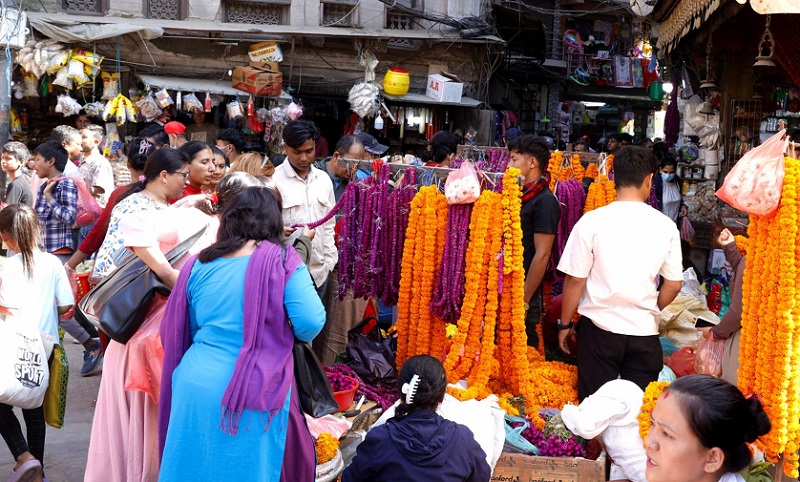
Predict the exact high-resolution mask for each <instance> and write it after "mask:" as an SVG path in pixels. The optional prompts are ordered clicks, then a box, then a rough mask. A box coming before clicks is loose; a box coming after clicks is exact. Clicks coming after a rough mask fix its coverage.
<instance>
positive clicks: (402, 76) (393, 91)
mask: <svg viewBox="0 0 800 482" xmlns="http://www.w3.org/2000/svg"><path fill="white" fill-rule="evenodd" d="M410 84H411V79H410V78H409V76H408V71H407V70H404V69H398V68H395V67H392V68H391V69H389V71H388V72H386V75H385V76H384V77H383V90H384V92H386V93H387V94H389V95H397V96H402V95H406V94H407V93H408V87H409V85H410Z"/></svg>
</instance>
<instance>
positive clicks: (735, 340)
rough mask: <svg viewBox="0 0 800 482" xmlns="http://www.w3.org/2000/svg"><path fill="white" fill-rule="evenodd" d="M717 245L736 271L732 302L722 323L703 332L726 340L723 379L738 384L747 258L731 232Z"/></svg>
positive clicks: (720, 321)
mask: <svg viewBox="0 0 800 482" xmlns="http://www.w3.org/2000/svg"><path fill="white" fill-rule="evenodd" d="M717 243H718V244H719V245H720V246H722V250H723V251H724V252H725V259H726V260H727V261H728V263H729V264H730V265H731V269H732V270H733V272H732V273H731V277H730V288H731V302H730V305H729V306H728V311H726V312H725V314H724V315H722V319H721V320H719V324H717V325H716V326H714V327H713V328H705V329H702V331H703V332H704V335H705V336H706V337H709V336H713V337H714V338H715V339H717V340H725V348H724V350H723V352H722V378H723V379H724V380H726V381H728V382H729V383H732V384H734V385H736V384H737V383H738V381H739V377H738V374H737V372H738V370H739V336H740V335H741V332H742V281H743V279H744V268H745V265H746V261H747V259H746V258H747V257H746V256H744V255H742V253H741V252H739V248H738V247H737V246H736V239H735V238H734V237H733V234H732V233H731V232H730V231H729V230H728V229H727V228H725V229H723V230H722V231H721V232H720V233H719V236H718V237H717Z"/></svg>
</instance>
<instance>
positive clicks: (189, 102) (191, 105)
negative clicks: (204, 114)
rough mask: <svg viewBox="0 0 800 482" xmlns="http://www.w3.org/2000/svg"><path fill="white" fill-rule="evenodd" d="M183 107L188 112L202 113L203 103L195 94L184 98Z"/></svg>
mask: <svg viewBox="0 0 800 482" xmlns="http://www.w3.org/2000/svg"><path fill="white" fill-rule="evenodd" d="M183 107H184V109H185V110H186V111H187V112H194V111H198V110H199V111H202V110H203V103H202V102H200V99H198V98H197V96H196V95H194V93H191V94H187V95H186V96H184V98H183Z"/></svg>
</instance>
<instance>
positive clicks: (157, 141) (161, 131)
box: [139, 122, 186, 149]
mask: <svg viewBox="0 0 800 482" xmlns="http://www.w3.org/2000/svg"><path fill="white" fill-rule="evenodd" d="M167 124H169V122H167ZM177 124H181V123H180V122H177ZM181 125H183V124H181ZM165 127H166V124H165V126H164V127H161V126H160V125H158V124H153V125H151V126H148V127H145V128H144V129H142V130H141V131H139V137H140V138H144V139H146V140H147V142H149V143H150V144H153V146H154V147H155V148H156V149H167V148H169V147H171V143H172V140H171V139H170V137H169V134H167V131H166V129H165ZM184 129H185V128H184ZM171 130H173V131H174V132H177V131H180V126H174V127H173V129H171ZM183 139H184V141H185V140H186V137H185V136H184V138H183ZM185 143H186V142H183V144H185ZM183 144H181V145H183Z"/></svg>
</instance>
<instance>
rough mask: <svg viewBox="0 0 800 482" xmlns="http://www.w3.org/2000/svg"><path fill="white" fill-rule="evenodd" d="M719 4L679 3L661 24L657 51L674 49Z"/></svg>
mask: <svg viewBox="0 0 800 482" xmlns="http://www.w3.org/2000/svg"><path fill="white" fill-rule="evenodd" d="M737 1H738V0H737ZM759 1H765V0H756V2H759ZM783 1H785V2H793V1H797V0H783ZM721 3H722V1H721V0H683V1H682V2H680V3H679V4H678V6H677V7H675V10H673V11H672V13H671V14H670V16H669V18H667V19H666V20H664V21H663V22H662V23H661V31H660V33H659V36H658V43H657V44H656V45H657V47H658V49H659V50H661V51H662V52H663V53H667V52H669V51H670V50H672V49H674V48H675V47H676V46H677V45H678V42H679V41H680V40H681V39H682V38H683V37H685V36H686V35H688V34H689V32H691V31H692V30H694V29H696V28H698V27H700V25H702V24H703V22H705V21H706V20H708V17H710V16H711V14H712V13H714V11H716V10H717V8H719V6H720V4H721Z"/></svg>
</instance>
